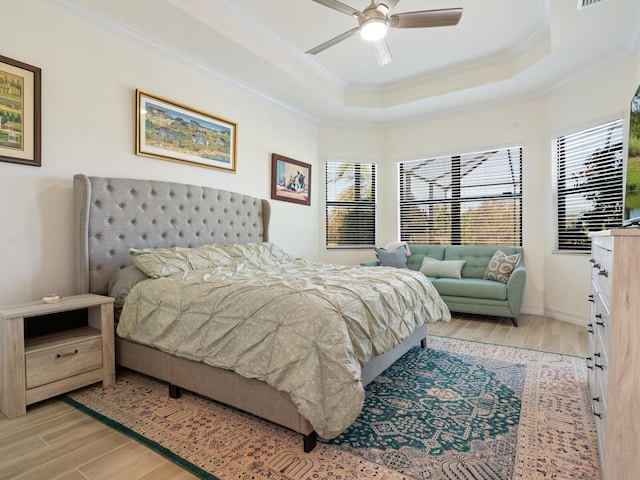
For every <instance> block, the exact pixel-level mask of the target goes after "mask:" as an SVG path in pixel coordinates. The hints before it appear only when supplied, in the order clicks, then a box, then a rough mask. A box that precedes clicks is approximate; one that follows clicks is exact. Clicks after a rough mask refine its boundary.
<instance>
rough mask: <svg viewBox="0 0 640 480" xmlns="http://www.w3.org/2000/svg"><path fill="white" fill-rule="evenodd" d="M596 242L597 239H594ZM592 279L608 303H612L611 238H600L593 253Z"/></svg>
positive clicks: (594, 246)
mask: <svg viewBox="0 0 640 480" xmlns="http://www.w3.org/2000/svg"><path fill="white" fill-rule="evenodd" d="M594 240H595V239H594ZM591 254H592V257H591V260H592V267H593V268H592V269H591V278H592V279H593V282H594V283H595V284H596V285H597V287H598V289H599V290H600V292H602V295H603V296H604V298H605V299H606V301H607V302H610V301H611V293H612V285H613V243H612V239H611V238H599V239H597V241H596V242H595V243H594V245H593V248H592V251H591Z"/></svg>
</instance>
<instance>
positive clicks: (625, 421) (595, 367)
mask: <svg viewBox="0 0 640 480" xmlns="http://www.w3.org/2000/svg"><path fill="white" fill-rule="evenodd" d="M591 237H592V241H593V243H592V248H591V259H590V262H591V263H592V267H593V268H592V269H591V295H590V296H589V301H590V302H591V318H590V321H589V325H588V330H589V340H590V353H591V356H590V357H589V358H588V359H587V366H588V367H589V387H590V390H591V397H592V407H593V413H594V415H595V416H596V426H597V429H598V441H599V445H600V457H601V458H600V461H601V468H602V479H603V480H635V479H638V478H640V229H637V228H629V229H615V230H606V231H602V232H597V233H592V234H591Z"/></svg>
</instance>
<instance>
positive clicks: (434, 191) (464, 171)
mask: <svg viewBox="0 0 640 480" xmlns="http://www.w3.org/2000/svg"><path fill="white" fill-rule="evenodd" d="M521 172H522V147H511V148H503V149H499V150H490V151H486V152H479V153H469V154H464V155H452V156H448V157H437V158H430V159H426V160H412V161H408V162H402V163H400V239H401V240H402V241H406V242H409V243H418V244H425V243H427V244H428V243H437V244H450V245H472V244H482V245H522V173H521Z"/></svg>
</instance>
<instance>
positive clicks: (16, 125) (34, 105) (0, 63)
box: [0, 55, 41, 167]
mask: <svg viewBox="0 0 640 480" xmlns="http://www.w3.org/2000/svg"><path fill="white" fill-rule="evenodd" d="M40 77H41V70H40V68H38V67H34V66H33V65H27V64H26V63H22V62H19V61H17V60H12V59H11V58H7V57H3V56H2V55H0V160H2V161H3V162H11V163H21V164H23V165H31V166H33V167H39V166H40V165H41V160H40V155H41V152H40V138H41V133H40V125H41V118H40V117H41V102H40V91H41V84H40V82H41V79H40Z"/></svg>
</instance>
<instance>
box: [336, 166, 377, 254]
mask: <svg viewBox="0 0 640 480" xmlns="http://www.w3.org/2000/svg"><path fill="white" fill-rule="evenodd" d="M326 185H327V188H326V208H327V211H326V214H327V247H342V248H345V247H372V246H373V245H375V243H376V165H375V164H373V163H357V162H327V167H326Z"/></svg>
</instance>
